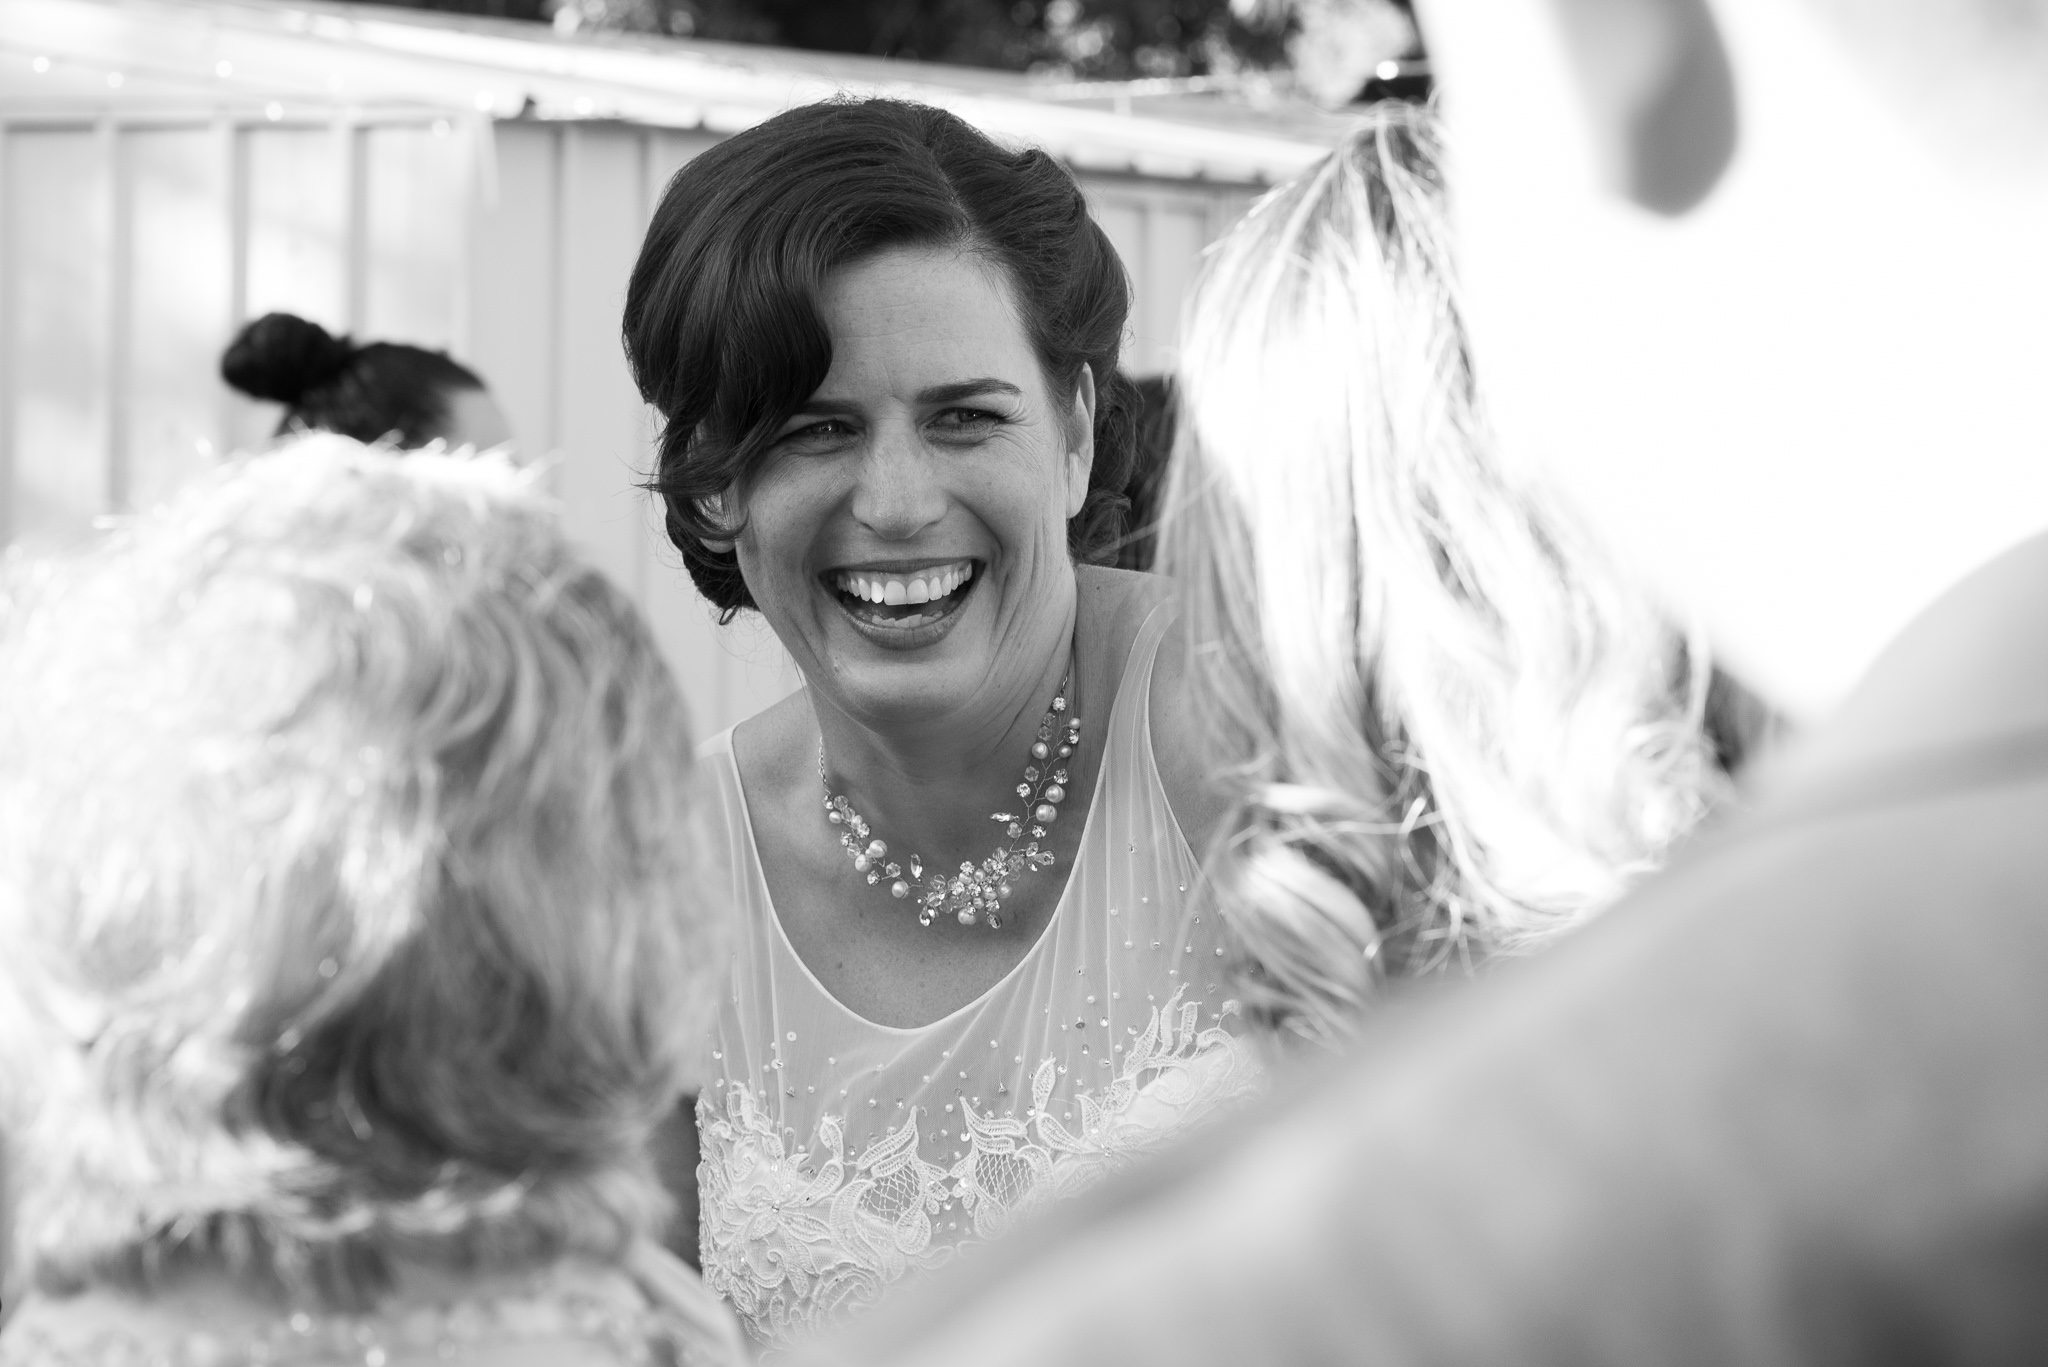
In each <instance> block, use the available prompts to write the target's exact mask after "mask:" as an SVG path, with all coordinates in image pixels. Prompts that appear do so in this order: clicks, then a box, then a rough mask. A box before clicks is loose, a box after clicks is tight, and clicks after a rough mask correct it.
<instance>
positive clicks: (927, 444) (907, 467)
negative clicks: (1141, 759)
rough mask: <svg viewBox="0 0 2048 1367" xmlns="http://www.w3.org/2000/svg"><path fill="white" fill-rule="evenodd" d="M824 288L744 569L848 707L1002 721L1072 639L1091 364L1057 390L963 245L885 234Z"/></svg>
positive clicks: (750, 511) (877, 720) (814, 680)
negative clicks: (804, 394)
mask: <svg viewBox="0 0 2048 1367" xmlns="http://www.w3.org/2000/svg"><path fill="white" fill-rule="evenodd" d="M820 305H821V311H822V314H823V317H824V322H825V325H826V327H827V329H828V330H829V331H830V333H831V337H832V368H831V370H830V371H829V372H828V373H827V374H826V376H825V381H824V383H823V384H821V385H819V386H818V389H817V392H816V393H814V394H812V395H811V396H810V398H809V399H808V400H807V401H806V402H805V404H804V405H803V407H802V408H801V409H800V410H798V412H797V413H795V414H794V415H793V416H791V417H790V419H789V420H788V421H787V422H786V423H784V424H783V426H782V430H781V433H780V434H779V436H778V437H777V439H776V441H775V444H774V447H773V449H772V450H771V451H770V453H769V455H768V457H767V459H766V461H765V462H764V463H763V465H762V467H761V473H760V474H759V476H758V477H757V478H756V480H755V482H754V484H753V487H752V489H751V490H750V491H749V492H748V493H747V495H746V499H745V515H746V524H745V530H744V532H743V533H742V534H741V535H740V537H739V540H738V542H737V545H736V551H737V555H738V558H739V565H740V572H741V573H742V574H743V575H745V577H746V581H747V587H748V588H749V590H751V591H752V593H753V596H754V601H755V602H756V603H757V604H758V605H759V606H760V609H761V612H762V615H763V616H765V617H766V618H767V619H768V622H769V624H770V625H771V626H773V627H774V629H775V634H776V635H777V636H778V637H780V638H781V640H782V643H783V645H784V646H785V647H786V648H787V649H788V650H789V652H790V654H791V655H792V656H794V657H795V659H796V662H797V664H798V666H799V667H800V668H802V670H803V671H804V676H805V678H806V680H808V681H809V682H810V684H811V685H812V686H813V688H814V689H816V690H818V691H819V692H820V693H821V694H822V695H823V700H824V701H826V702H829V703H830V704H831V705H833V706H835V707H837V708H838V709H839V710H841V711H843V712H845V713H847V714H848V715H850V716H853V717H855V718H856V719H858V720H860V721H862V722H864V723H868V724H888V723H890V722H892V721H894V722H902V721H910V720H914V721H920V722H943V721H946V720H955V721H963V720H964V721H967V722H970V723H972V722H976V721H987V722H990V723H998V722H1000V720H1001V719H1002V718H1003V717H1005V716H1006V715H1008V714H1010V713H1014V712H1015V710H1016V709H1017V708H1018V706H1019V705H1020V703H1021V702H1022V701H1023V699H1024V697H1025V695H1026V694H1028V693H1029V692H1031V691H1033V690H1035V689H1036V688H1037V687H1038V685H1039V681H1040V676H1041V674H1042V673H1043V671H1044V669H1045V666H1046V662H1047V660H1048V659H1050V658H1051V656H1052V655H1053V654H1054V653H1055V652H1059V651H1063V650H1064V649H1065V646H1066V640H1065V632H1066V630H1067V627H1068V624H1069V622H1070V621H1071V614H1072V610H1073V604H1074V570H1073V565H1072V562H1071V561H1070V560H1069V559H1068V557H1067V525H1066V524H1067V519H1068V518H1070V517H1072V516H1073V515H1074V514H1075V513H1076V512H1078V511H1079V510H1080V507H1081V504H1082V501H1083V500H1084V499H1085V498H1086V496H1087V491H1088V471H1089V466H1090V463H1091V461H1092V458H1093V452H1094V447H1093V442H1092V438H1091V437H1090V435H1089V434H1090V432H1091V431H1092V428H1093V418H1094V389H1093V385H1092V381H1091V380H1090V379H1089V378H1087V376H1086V372H1085V371H1084V372H1083V375H1084V378H1083V380H1082V383H1081V387H1080V393H1078V394H1076V395H1073V396H1071V397H1070V398H1069V400H1068V401H1067V402H1065V403H1062V402H1061V401H1060V400H1059V399H1058V398H1057V397H1056V396H1054V395H1052V394H1051V393H1049V392H1048V391H1047V389H1046V385H1045V381H1044V378H1043V377H1042V376H1041V375H1040V373H1039V367H1038V359H1037V356H1036V355H1035V354H1034V353H1033V351H1032V349H1031V344H1030V342H1029V341H1028V340H1027V338H1026V337H1025V333H1024V326H1023V322H1022V319H1021V317H1020V316H1019V314H1018V311H1017V308H1016V306H1015V304H1014V303H1013V302H1012V298H1011V290H1010V288H1009V284H1008V281H1007V280H1006V279H1004V278H1003V276H1002V274H1001V273H1000V271H999V270H998V268H996V267H994V266H993V265H989V264H986V263H984V262H983V261H982V260H981V259H980V258H978V257H976V256H974V255H972V254H970V253H964V252H960V251H956V250H952V249H922V248H920V249H908V248H899V249H892V250H889V251H885V252H882V253H880V254H878V255H876V256H873V257H870V258H868V259H866V260H863V261H860V262H857V263H855V264H853V265H850V266H847V267H844V268H843V269H841V270H840V271H838V272H837V273H836V274H835V275H833V276H832V277H831V279H830V280H829V281H828V282H827V284H826V286H825V289H824V291H823V297H822V298H821V300H820ZM1041 705H1042V704H1041Z"/></svg>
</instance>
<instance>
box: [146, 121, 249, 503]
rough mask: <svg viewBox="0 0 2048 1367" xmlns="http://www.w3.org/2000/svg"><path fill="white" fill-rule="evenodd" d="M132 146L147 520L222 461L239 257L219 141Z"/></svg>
mask: <svg viewBox="0 0 2048 1367" xmlns="http://www.w3.org/2000/svg"><path fill="white" fill-rule="evenodd" d="M122 141H123V144H124V146H123V152H124V156H123V165H124V169H125V171H126V174H127V177H128V194H127V197H126V198H127V208H128V213H129V217H130V230H129V231H128V232H127V233H126V234H125V236H126V239H127V248H128V255H129V263H130V264H129V271H128V274H129V282H130V283H129V287H128V291H127V296H128V297H127V309H126V314H127V316H126V319H125V321H124V323H123V331H124V333H125V339H126V345H127V359H126V372H127V384H126V393H127V402H126V405H125V412H126V423H125V427H124V431H123V434H122V435H123V442H124V446H125V451H126V459H125V463H126V467H127V477H126V481H125V483H126V488H125V490H124V495H125V498H124V501H125V502H126V503H127V504H128V505H129V506H131V507H137V508H141V507H147V506H149V505H150V504H152V503H154V502H156V501H157V500H159V499H161V498H162V497H163V496H164V495H165V494H167V493H169V492H170V491H171V490H172V489H175V488H176V487H177V486H178V485H179V484H181V483H183V482H184V481H185V480H187V479H189V478H190V477H191V476H192V475H193V474H194V473H195V472H197V471H198V470H201V469H204V468H205V467H206V466H207V465H208V464H210V463H211V462H212V460H213V458H214V442H215V440H216V439H217V436H218V433H217V422H218V416H219V413H220V408H221V402H220V396H221V392H222V390H223V388H224V386H223V385H222V384H221V382H220V378H219V370H218V363H219V356H220V348H221V340H222V338H224V337H225V336H227V335H228V333H229V329H230V324H231V322H232V317H231V310H232V308H233V302H234V290H233V287H232V281H231V275H232V272H233V269H234V249H233V243H232V238H231V233H230V222H229V217H228V215H227V214H226V213H224V212H222V208H223V206H224V205H225V204H226V202H227V198H228V185H227V176H228V166H227V165H226V163H225V162H224V160H223V159H222V157H221V155H220V139H219V136H218V134H217V133H216V132H215V130H213V129H211V128H208V127H205V126H203V125H195V126H191V127H183V128H144V129H130V130H128V131H127V132H125V133H124V134H123V135H122Z"/></svg>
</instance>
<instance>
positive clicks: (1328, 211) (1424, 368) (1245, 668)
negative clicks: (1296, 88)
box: [1160, 105, 1718, 1039]
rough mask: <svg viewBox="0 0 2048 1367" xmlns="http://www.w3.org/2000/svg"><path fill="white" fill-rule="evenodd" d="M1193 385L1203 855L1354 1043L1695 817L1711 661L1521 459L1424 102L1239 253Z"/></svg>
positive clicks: (1165, 545)
mask: <svg viewBox="0 0 2048 1367" xmlns="http://www.w3.org/2000/svg"><path fill="white" fill-rule="evenodd" d="M1178 393H1179V396H1180V404H1181V412H1182V422H1181V428H1180V432H1179V435H1178V437H1177V443H1176V450H1175V453H1174V469H1173V473H1172V476H1171V487H1170V488H1169V491H1168V494H1167V497H1166V500H1165V503H1166V507H1167V509H1168V510H1169V513H1168V516H1167V517H1166V519H1165V523H1164V530H1163V533H1162V536H1161V551H1160V567H1161V568H1162V569H1163V570H1164V571H1165V572H1167V573H1168V574H1171V575H1173V576H1175V577H1177V578H1178V579H1179V580H1180V581H1181V584H1182V586H1183V590H1184V593H1185V596H1186V600H1187V613H1186V623H1187V629H1188V630H1189V632H1190V633H1191V637H1192V649H1193V652H1194V654H1193V658H1194V660H1195V668H1194V670H1193V671H1192V672H1193V677H1194V679H1195V691H1196V706H1197V710H1198V715H1200V716H1201V717H1202V718H1203V720H1204V722H1205V727H1204V729H1205V732H1206V734H1207V735H1208V737H1209V738H1210V743H1211V744H1212V745H1213V747H1214V753H1215V757H1216V759H1217V760H1218V763H1219V766H1220V767H1221V768H1222V769H1223V770H1224V771H1225V772H1226V774H1227V776H1228V779H1229V781H1230V783H1231V784H1232V786H1233V789H1234V791H1235V794H1236V796H1237V798H1238V810H1237V812H1236V820H1235V821H1234V822H1229V823H1226V825H1225V831H1226V835H1225V836H1224V837H1223V840H1222V843H1221V844H1220V846H1219V847H1218V849H1216V850H1215V851H1214V852H1212V858H1211V860H1210V866H1211V872H1212V880H1211V886H1212V895H1213V896H1214V897H1216V898H1217V900H1218V902H1219V905H1220V909H1221V912H1222V914H1223V915H1224V916H1225V917H1226V918H1227V920H1228V922H1229V924H1230V926H1231V928H1232V930H1233V931H1234V933H1235V935H1236V938H1237V940H1238V941H1239V943H1240V945H1241V946H1242V949H1243V951H1244V953H1245V956H1246V959H1247V964H1246V974H1245V979H1246V980H1245V983H1244V989H1245V994H1246V1001H1247V1006H1248V1008H1250V1009H1252V1010H1254V1011H1255V1012H1257V1013H1260V1014H1262V1015H1263V1016H1264V1017H1266V1018H1267V1019H1268V1020H1270V1021H1272V1022H1273V1023H1275V1024H1276V1025H1278V1026H1281V1027H1284V1028H1287V1029H1291V1030H1293V1031H1296V1032H1298V1033H1301V1034H1304V1035H1308V1036H1310V1037H1313V1038H1317V1039H1335V1038H1341V1037H1344V1036H1347V1035H1349V1034H1351V1033H1353V1032H1354V1031H1355V1029H1356V1028H1357V1025H1358V1022H1359V1020H1360V1018H1361V1015H1362V1013H1363V1011H1364V1009H1365V1008H1366V1007H1367V1006H1368V1005H1369V1004H1370V1003H1371V1002H1372V1001H1373V1000H1374V999H1375V998H1376V997H1377V996H1378V995H1379V993H1380V991H1381V988H1382V986H1383V984H1384V983H1385V982H1386V981H1387V980H1388V979H1390V978H1395V977H1405V976H1411V975H1415V974H1420V973H1426V972H1430V971H1433V970H1436V969H1440V968H1442V967H1445V966H1447V965H1466V966H1469V965H1472V964H1474V963H1477V962H1479V961H1482V960H1485V959H1487V958H1490V957H1492V956H1494V955H1497V954H1514V953H1520V952H1523V951H1526V950H1529V949H1532V948H1535V947H1536V946H1539V945H1541V944H1543V943H1544V942H1546V941H1547V940H1549V939H1550V938H1552V937H1553V936H1555V935H1557V934H1558V933H1560V932H1561V931H1564V930H1566V929H1569V928H1570V927H1572V926H1574V925H1576V924H1578V923H1579V922H1580V921H1582V920H1583V919H1584V918H1585V917H1587V916H1588V915H1589V914H1591V913H1592V912H1594V911H1595V910H1597V909H1598V908H1599V907H1601V906H1602V905H1604V904H1605V903H1607V902H1608V901H1610V900H1611V899H1612V898H1613V897H1614V896H1615V895H1616V894H1617V893H1618V892H1619V891H1620V890H1621V889H1622V888H1623V886H1624V885H1625V884H1626V883H1627V882H1628V881H1629V880H1630V879H1631V877H1633V876H1634V875H1636V874H1639V873H1641V872H1642V871H1644V870H1646V869H1648V868H1650V867H1651V866H1652V865H1653V864H1655V863H1656V862H1657V860H1658V858H1659V856H1660V855H1661V854H1662V853H1663V851H1664V850H1665V849H1666V848H1667V846H1668V845H1669V844H1670V843H1671V841H1672V840H1673V839H1674V838H1675V837H1676V836H1678V835H1679V834H1681V833H1682V832H1684V831H1685V830H1686V829H1687V828H1688V827H1690V826H1691V825H1692V823H1693V822H1694V821H1695V819H1696V818H1697V817H1698V816H1699V815H1700V814H1701V812H1702V811H1703V809H1704V808H1705V807H1706V805H1707V804H1708V802H1709V800H1710V798H1711V797H1712V796H1713V794H1714V792H1715V791H1716V784H1717V782H1718V780H1717V779H1716V777H1715V774H1714V772H1713V769H1712V765H1711V760H1710V754H1709V748H1708V746H1707V744H1706V742H1705V740H1704V738H1703V735H1702V732H1701V727H1700V713H1701V707H1702V702H1703V696H1704V684H1705V672H1704V667H1703V657H1702V656H1701V655H1700V654H1699V652H1698V651H1697V650H1692V651H1688V650H1687V649H1686V648H1685V644H1684V643H1683V642H1681V641H1680V640H1679V639H1678V638H1677V637H1676V635H1675V634H1674V633H1673V632H1671V631H1670V630H1669V629H1668V628H1667V627H1666V626H1665V624H1664V621H1663V619H1662V618H1661V616H1660V614H1659V612H1658V610H1657V608H1656V606H1655V605H1654V604H1653V603H1652V602H1651V601H1649V600H1648V598H1647V597H1646V596H1645V595H1644V594H1642V593H1641V592H1639V591H1638V590H1637V588H1636V586H1635V585H1634V584H1632V583H1631V582H1630V581H1629V580H1628V579H1627V578H1626V577H1624V576H1623V575H1622V574H1620V573H1619V572H1618V571H1617V569H1616V567H1615V566H1613V565H1612V564H1610V563H1609V562H1608V561H1607V560H1606V559H1605V558H1604V556H1603V555H1602V553H1601V551H1600V549H1599V548H1598V547H1597V546H1596V545H1594V544H1592V543H1591V542H1589V541H1588V540H1587V539H1586V538H1585V537H1584V536H1583V535H1582V534H1581V532H1580V530H1579V528H1578V526H1577V525H1575V524H1574V522H1573V521H1572V520H1571V519H1570V518H1569V517H1568V516H1566V515H1565V513H1564V512H1563V510H1561V509H1560V508H1558V507H1557V506H1555V505H1554V504H1553V502H1552V501H1551V499H1550V497H1549V496H1548V494H1547V493H1546V492H1545V490H1544V489H1543V487H1542V485H1541V482H1540V481H1539V480H1538V479H1536V478H1534V477H1532V475H1531V473H1530V472H1528V471H1525V470H1523V469H1520V468H1519V467H1517V466H1516V465H1515V464H1513V463H1512V462H1511V461H1510V460H1509V459H1507V458H1506V456H1505V455H1504V453H1502V452H1501V451H1500V450H1499V449H1497V447H1496V446H1495V444H1494V442H1493V440H1492V437H1491V434H1490V433H1489V431H1488V428H1487V423H1486V418H1485V414H1484V411H1483V407H1482V405H1481V403H1480V399H1479V395H1478V393H1477V392H1476V390H1475V387H1474V382H1473V374H1472V367H1471V362H1470V359H1469V357H1468V356H1467V353H1466V346H1465V340H1464V336H1463V331H1462V325H1461V322H1460V318H1459V307H1458V292H1457V277H1456V274H1455V272H1454V270H1453V269H1452V261H1451V256H1450V251H1449V243H1448V240H1447V230H1446V225H1445V218H1444V205H1443V186H1442V182H1441V178H1440V173H1439V170H1438V149H1437V143H1436V136H1435V132H1434V125H1433V120H1432V115H1431V113H1430V112H1429V111H1428V110H1427V109H1425V108H1420V107H1415V106H1402V105H1382V106H1379V107H1378V108H1377V109H1376V110H1375V111H1374V112H1373V113H1372V114H1371V115H1370V116H1369V117H1368V119H1367V121H1366V122H1365V124H1364V125H1363V126H1362V127H1361V128H1360V129H1359V130H1358V131H1357V132H1356V133H1355V134H1354V135H1353V136H1352V137H1351V138H1349V140H1348V141H1347V142H1346V143H1345V145H1344V146H1342V147H1341V148H1339V149H1338V150H1337V151H1336V152H1335V153H1333V154H1332V155H1331V156H1330V157H1329V158H1327V159H1326V160H1324V161H1323V162H1322V163H1321V164H1319V165H1318V166H1317V167H1315V168H1314V169H1313V170H1311V171H1310V172H1308V173H1306V174H1305V175H1303V176H1302V177H1301V178H1300V179H1298V180H1296V181H1294V182H1293V183H1291V184H1289V185H1286V186H1283V187H1281V188H1280V189H1278V190H1276V191H1274V192H1273V193H1271V194H1270V195H1268V196H1267V197H1266V198H1265V199H1263V200H1262V201H1261V202H1260V203H1259V204H1258V205H1257V206H1256V207H1255V208H1254V209H1253V210H1252V212H1251V214H1250V215H1249V216H1248V217H1247V218H1246V219H1245V220H1244V221H1243V222H1242V223H1240V224H1239V225H1238V226H1237V227H1236V229H1235V230H1234V231H1232V232H1231V233H1230V234H1229V235H1228V236H1226V238H1225V239H1224V240H1223V241H1222V242H1221V243H1219V244H1218V246H1217V247H1216V248H1215V249H1214V252H1213V255H1212V256H1211V257H1210V259H1209V260H1208V262H1207V263H1206V265H1205V267H1204V270H1203V274H1202V277H1201V280H1200V282H1199V284H1198V286H1197V290H1196V293H1195V296H1194V298H1193V300H1192V302H1191V304H1190V307H1189V315H1188V321H1187V324H1186V328H1185V336H1184V346H1183V351H1182V356H1181V361H1180V366H1179V376H1178Z"/></svg>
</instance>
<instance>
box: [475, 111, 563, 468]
mask: <svg viewBox="0 0 2048 1367" xmlns="http://www.w3.org/2000/svg"><path fill="white" fill-rule="evenodd" d="M495 143H496V151H497V170H496V174H495V175H494V176H493V177H492V178H491V182H490V186H491V188H492V190H493V191H494V195H493V196H492V197H491V198H490V199H488V200H486V201H485V202H483V203H481V204H478V205H477V206H476V207H475V210H474V213H475V218H474V223H475V228H474V231H473V233H472V235H471V239H470V248H469V253H470V254H469V272H468V273H469V288H468V296H469V318H470V321H469V336H470V346H469V350H468V352H467V354H466V355H464V356H463V357H461V358H460V359H462V360H463V361H464V362H465V363H466V364H469V365H471V366H472V367H474V369H475V370H476V372H477V373H478V374H479V375H481V376H482V377H483V378H484V382H485V383H486V384H488V385H489V386H490V387H491V392H492V393H493V394H495V395H496V396H497V398H498V402H499V404H500V405H501V406H502V407H503V408H504V410H505V413H506V416H507V417H509V418H510V419H511V422H512V435H513V438H514V440H515V441H517V442H518V443H519V445H520V447H521V449H523V450H528V451H533V452H546V451H551V450H553V449H555V447H556V446H557V445H558V444H559V437H558V435H557V433H558V431H559V426H558V424H557V422H556V414H555V391H556V388H557V383H556V381H557V373H556V372H557V367H556V364H555V351H556V347H555V334H556V322H555V319H556V313H557V311H558V298H557V296H558V294H559V281H558V280H557V277H556V271H555V263H556V261H557V259H558V257H559V254H560V250H561V249H560V244H559V242H558V241H557V229H558V227H559V218H560V215H559V213H558V211H557V206H558V205H559V203H560V189H559V177H560V162H561V130H560V129H559V128H558V127H554V126H551V125H546V124H530V123H507V124H504V125H502V126H500V127H499V129H498V130H497V133H496V137H495Z"/></svg>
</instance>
